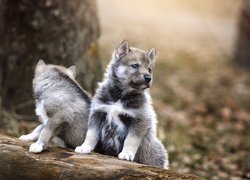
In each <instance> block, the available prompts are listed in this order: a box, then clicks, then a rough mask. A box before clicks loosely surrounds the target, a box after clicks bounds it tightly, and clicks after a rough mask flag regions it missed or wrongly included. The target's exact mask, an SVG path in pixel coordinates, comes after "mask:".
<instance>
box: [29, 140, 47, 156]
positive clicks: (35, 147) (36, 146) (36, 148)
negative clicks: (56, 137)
mask: <svg viewBox="0 0 250 180" xmlns="http://www.w3.org/2000/svg"><path fill="white" fill-rule="evenodd" d="M44 149H45V146H44V144H43V143H41V142H35V143H33V144H31V145H30V149H29V152H33V153H40V152H42V151H43V150H44Z"/></svg>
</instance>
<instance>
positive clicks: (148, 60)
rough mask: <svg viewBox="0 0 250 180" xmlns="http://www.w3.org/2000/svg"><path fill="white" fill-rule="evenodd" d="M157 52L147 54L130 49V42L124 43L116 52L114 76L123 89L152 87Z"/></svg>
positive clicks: (113, 67)
mask: <svg viewBox="0 0 250 180" xmlns="http://www.w3.org/2000/svg"><path fill="white" fill-rule="evenodd" d="M155 55H156V51H155V49H154V48H153V49H151V50H149V51H147V52H145V51H143V50H141V49H137V48H133V47H129V44H128V41H126V40H125V41H123V42H122V43H121V45H120V46H119V47H118V48H117V49H116V51H115V52H114V57H113V58H114V61H115V62H114V64H113V65H112V76H113V78H114V79H116V80H117V81H119V82H120V84H121V86H122V88H126V89H132V90H144V89H146V88H149V87H150V86H151V85H152V81H153V74H152V72H153V67H154V59H155Z"/></svg>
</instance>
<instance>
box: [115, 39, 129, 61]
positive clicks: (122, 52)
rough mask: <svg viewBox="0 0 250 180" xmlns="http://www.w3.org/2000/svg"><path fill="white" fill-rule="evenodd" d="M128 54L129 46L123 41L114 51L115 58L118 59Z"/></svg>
mask: <svg viewBox="0 0 250 180" xmlns="http://www.w3.org/2000/svg"><path fill="white" fill-rule="evenodd" d="M128 52H129V44H128V41H127V40H124V41H123V42H122V43H121V45H120V46H119V47H118V48H117V50H116V57H117V58H118V59H119V58H121V57H124V56H125V55H126V54H127V53H128Z"/></svg>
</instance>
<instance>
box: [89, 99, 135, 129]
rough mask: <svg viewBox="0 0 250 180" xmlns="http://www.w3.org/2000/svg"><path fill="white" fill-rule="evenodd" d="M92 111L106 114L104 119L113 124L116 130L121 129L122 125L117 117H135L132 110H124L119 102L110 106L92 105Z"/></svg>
mask: <svg viewBox="0 0 250 180" xmlns="http://www.w3.org/2000/svg"><path fill="white" fill-rule="evenodd" d="M92 109H93V110H94V111H103V112H106V113H107V116H106V119H107V120H108V122H109V123H111V122H112V123H114V124H116V125H117V126H118V128H120V129H123V128H124V124H123V123H122V122H121V120H120V118H119V115H125V114H127V115H129V116H131V117H135V114H134V112H133V109H131V110H130V109H126V108H124V106H123V104H122V102H121V101H117V102H115V103H112V104H99V103H93V104H92Z"/></svg>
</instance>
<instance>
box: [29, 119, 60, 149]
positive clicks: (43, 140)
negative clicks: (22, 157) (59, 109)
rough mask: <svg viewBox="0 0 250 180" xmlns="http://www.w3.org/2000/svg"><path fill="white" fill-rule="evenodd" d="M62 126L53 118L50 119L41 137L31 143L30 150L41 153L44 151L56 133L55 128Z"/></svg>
mask: <svg viewBox="0 0 250 180" xmlns="http://www.w3.org/2000/svg"><path fill="white" fill-rule="evenodd" d="M59 126H60V124H58V123H54V122H53V120H51V119H50V120H49V121H48V123H47V124H46V125H45V127H44V128H43V130H42V132H41V134H40V136H39V139H38V140H37V141H36V142H35V143H33V144H31V145H30V149H29V151H30V152H33V153H40V152H42V151H43V150H44V149H45V148H46V147H47V146H48V144H49V141H50V139H51V138H52V137H53V136H54V135H55V130H56V129H57V128H58V127H59Z"/></svg>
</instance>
